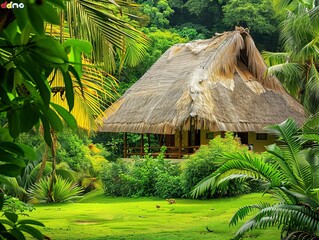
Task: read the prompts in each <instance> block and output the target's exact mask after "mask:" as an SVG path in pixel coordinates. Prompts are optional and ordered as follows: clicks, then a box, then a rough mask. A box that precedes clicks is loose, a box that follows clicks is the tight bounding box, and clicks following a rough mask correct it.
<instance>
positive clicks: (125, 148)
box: [124, 132, 127, 158]
mask: <svg viewBox="0 0 319 240" xmlns="http://www.w3.org/2000/svg"><path fill="white" fill-rule="evenodd" d="M124 158H127V132H125V133H124Z"/></svg>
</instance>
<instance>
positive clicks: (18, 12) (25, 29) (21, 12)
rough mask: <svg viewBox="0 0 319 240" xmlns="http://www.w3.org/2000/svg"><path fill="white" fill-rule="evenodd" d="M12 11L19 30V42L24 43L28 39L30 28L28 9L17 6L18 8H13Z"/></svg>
mask: <svg viewBox="0 0 319 240" xmlns="http://www.w3.org/2000/svg"><path fill="white" fill-rule="evenodd" d="M13 12H14V13H15V14H14V15H15V17H16V19H17V23H18V26H19V28H20V30H21V32H22V33H21V38H20V44H26V43H27V42H28V40H29V34H30V30H31V26H30V21H29V17H28V10H27V8H26V7H25V8H19V9H13Z"/></svg>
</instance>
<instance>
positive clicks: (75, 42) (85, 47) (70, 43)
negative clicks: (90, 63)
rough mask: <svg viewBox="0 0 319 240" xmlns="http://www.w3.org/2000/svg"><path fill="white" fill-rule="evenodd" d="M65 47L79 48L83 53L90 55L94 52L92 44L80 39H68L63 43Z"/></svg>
mask: <svg viewBox="0 0 319 240" xmlns="http://www.w3.org/2000/svg"><path fill="white" fill-rule="evenodd" d="M63 46H64V47H73V48H77V49H78V50H80V51H81V52H83V53H85V54H87V55H90V54H91V51H92V44H91V43H89V42H88V41H84V40H79V39H68V40H66V41H65V42H64V43H63Z"/></svg>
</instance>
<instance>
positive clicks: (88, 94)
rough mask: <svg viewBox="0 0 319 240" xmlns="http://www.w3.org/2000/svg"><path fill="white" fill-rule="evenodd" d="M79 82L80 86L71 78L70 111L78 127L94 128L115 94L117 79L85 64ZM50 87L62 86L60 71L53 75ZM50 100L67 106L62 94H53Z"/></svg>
mask: <svg viewBox="0 0 319 240" xmlns="http://www.w3.org/2000/svg"><path fill="white" fill-rule="evenodd" d="M81 82H82V88H81V86H79V84H78V82H77V81H76V79H75V78H73V86H74V108H73V110H72V112H71V113H72V115H73V116H74V117H75V119H76V120H77V123H78V126H79V127H80V128H83V129H86V130H88V131H90V130H95V129H96V128H97V126H98V124H99V123H100V121H101V119H102V117H103V110H104V107H105V106H106V104H107V101H109V102H111V100H114V97H115V96H116V87H117V81H116V79H115V78H114V77H112V76H110V75H108V74H106V73H105V72H104V71H102V70H101V69H98V68H96V67H93V66H92V65H91V66H90V65H88V64H86V65H84V66H83V76H82V79H81ZM51 87H64V81H63V78H62V75H61V74H60V73H57V74H56V75H55V78H54V79H53V82H52V85H51ZM52 102H54V103H57V104H59V105H61V106H63V107H65V108H67V102H66V100H65V99H64V96H63V94H62V95H60V94H56V95H53V96H52Z"/></svg>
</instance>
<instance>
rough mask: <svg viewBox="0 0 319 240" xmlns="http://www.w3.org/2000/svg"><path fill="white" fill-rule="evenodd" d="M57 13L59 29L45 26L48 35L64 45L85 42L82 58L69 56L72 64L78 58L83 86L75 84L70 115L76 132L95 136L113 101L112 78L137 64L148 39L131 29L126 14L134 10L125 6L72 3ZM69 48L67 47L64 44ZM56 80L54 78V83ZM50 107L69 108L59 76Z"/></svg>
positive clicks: (106, 0)
mask: <svg viewBox="0 0 319 240" xmlns="http://www.w3.org/2000/svg"><path fill="white" fill-rule="evenodd" d="M66 5H67V7H66V11H65V13H64V12H62V13H61V17H60V18H61V25H60V26H56V25H47V28H46V30H47V33H49V34H50V35H51V36H55V37H57V38H59V39H60V41H61V42H65V41H66V40H69V39H70V38H76V39H81V40H86V41H88V42H89V43H91V45H92V54H90V53H91V51H90V49H91V48H90V46H88V45H85V44H84V43H83V45H82V46H79V47H82V49H83V48H85V49H86V54H85V55H82V56H81V55H79V54H74V53H73V52H71V53H70V54H73V56H74V57H73V58H74V60H75V61H76V60H77V61H78V60H79V59H81V58H82V63H83V68H81V66H75V67H74V68H75V70H77V73H78V74H79V77H81V81H77V80H76V78H74V79H73V87H74V108H73V110H72V112H71V113H72V114H73V115H74V116H75V118H76V119H77V122H78V126H79V127H81V128H83V129H86V130H88V131H91V130H96V128H97V125H98V124H99V123H100V121H101V117H102V115H103V110H104V107H105V106H107V105H108V104H109V103H110V102H111V101H112V100H114V99H115V98H116V97H117V95H116V88H117V81H116V79H115V78H114V77H113V76H112V74H113V73H114V71H115V70H116V69H117V70H118V69H120V68H121V67H123V65H128V66H135V65H137V64H138V62H139V61H141V59H142V57H143V56H144V54H145V51H146V47H147V38H146V36H145V35H144V34H143V33H142V32H140V31H138V30H137V29H136V28H134V26H133V24H134V22H133V21H130V18H129V17H132V16H131V15H130V14H129V12H128V8H132V7H136V5H134V4H130V3H128V2H127V1H121V0H119V1H114V0H95V1H87V0H71V1H68V2H67V3H66ZM66 42H67V41H66ZM53 76H54V77H53ZM51 77H53V78H52V79H53V81H52V82H51V88H53V90H54V91H55V92H54V93H53V97H52V100H53V102H55V103H57V104H59V105H62V106H64V107H65V108H67V107H68V104H67V102H66V101H65V100H64V96H63V94H64V91H63V90H64V89H63V87H64V81H63V76H62V74H61V73H59V72H58V73H52V75H51Z"/></svg>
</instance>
